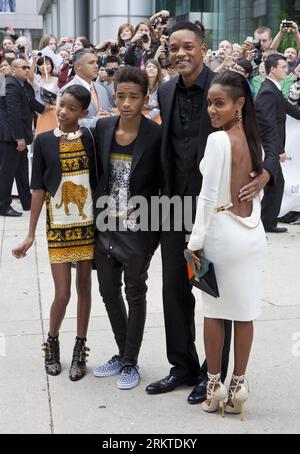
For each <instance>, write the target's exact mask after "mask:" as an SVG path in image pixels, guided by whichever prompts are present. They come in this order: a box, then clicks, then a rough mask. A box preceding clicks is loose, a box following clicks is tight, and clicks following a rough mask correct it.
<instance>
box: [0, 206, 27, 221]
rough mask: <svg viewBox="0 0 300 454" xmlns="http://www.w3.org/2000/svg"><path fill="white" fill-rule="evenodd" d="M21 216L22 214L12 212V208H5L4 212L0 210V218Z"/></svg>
mask: <svg viewBox="0 0 300 454" xmlns="http://www.w3.org/2000/svg"><path fill="white" fill-rule="evenodd" d="M22 215H23V213H19V211H16V210H14V209H13V208H12V207H9V208H7V209H6V210H0V216H5V217H8V218H19V217H21V216H22Z"/></svg>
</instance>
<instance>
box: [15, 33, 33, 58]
mask: <svg viewBox="0 0 300 454" xmlns="http://www.w3.org/2000/svg"><path fill="white" fill-rule="evenodd" d="M16 48H17V58H24V60H27V61H29V60H30V57H31V49H32V48H31V42H30V40H29V38H27V37H26V36H20V38H18V39H17V41H16Z"/></svg>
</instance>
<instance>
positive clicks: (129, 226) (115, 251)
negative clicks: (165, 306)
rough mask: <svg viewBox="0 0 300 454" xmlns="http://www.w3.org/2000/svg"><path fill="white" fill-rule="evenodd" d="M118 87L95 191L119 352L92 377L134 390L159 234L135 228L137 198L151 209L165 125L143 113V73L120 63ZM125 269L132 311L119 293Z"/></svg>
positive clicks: (103, 271)
mask: <svg viewBox="0 0 300 454" xmlns="http://www.w3.org/2000/svg"><path fill="white" fill-rule="evenodd" d="M115 85H116V94H115V99H116V105H117V108H118V109H119V111H120V117H112V118H108V119H103V120H99V121H98V123H97V126H96V141H97V145H98V150H99V153H100V157H99V160H100V166H99V167H100V168H101V169H102V172H101V177H100V181H99V184H98V187H97V191H96V195H97V198H96V200H97V202H96V207H98V209H97V210H96V215H98V217H97V218H96V222H97V228H98V230H100V232H98V236H97V242H96V253H95V260H96V266H97V271H98V280H99V287H100V293H101V295H102V298H103V301H104V303H105V306H106V310H107V313H108V316H109V319H110V323H111V326H112V329H113V332H114V335H115V339H116V342H117V345H118V349H119V352H118V354H117V355H115V356H113V358H112V359H111V360H109V361H108V362H107V363H105V364H103V365H101V366H99V367H97V368H96V369H95V370H94V375H95V376H96V377H107V376H111V375H115V374H119V380H118V388H119V389H131V388H134V387H135V386H137V385H138V384H139V381H140V375H139V368H138V365H137V360H138V354H139V351H140V347H141V343H142V339H143V333H144V326H145V319H146V292H147V286H146V281H147V278H148V274H147V273H148V269H149V266H150V262H151V258H152V256H153V254H154V252H155V249H156V247H157V246H158V242H159V233H158V232H152V231H151V227H150V226H148V229H147V231H144V229H143V231H142V230H141V229H140V230H139V229H138V228H137V226H138V222H139V219H137V218H136V216H137V215H136V212H135V210H136V208H137V207H136V203H134V201H133V200H132V198H133V197H142V198H143V200H144V202H145V203H144V204H143V206H144V208H146V213H148V208H147V207H150V203H151V199H152V197H158V196H159V192H160V182H161V178H160V176H161V171H160V147H161V128H160V126H158V125H157V124H155V123H153V122H152V121H151V120H148V119H146V118H145V117H144V116H143V115H142V110H143V106H144V104H145V101H146V97H147V91H148V78H147V75H146V74H145V73H144V72H142V71H140V70H139V69H137V68H133V67H128V68H127V67H126V68H122V69H120V70H119V71H118V73H117V75H116V82H115ZM105 201H108V208H107V210H106V212H105V215H104V212H103V211H102V212H101V211H100V210H99V208H101V207H102V208H105V205H106V203H105ZM106 214H107V216H106ZM146 217H147V216H146ZM106 222H108V225H107V227H105V223H106ZM123 273H124V282H125V293H126V299H127V302H128V306H129V314H128V316H127V313H126V307H125V304H124V301H123V298H122V291H121V290H122V274H123Z"/></svg>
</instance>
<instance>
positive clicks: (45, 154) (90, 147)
mask: <svg viewBox="0 0 300 454" xmlns="http://www.w3.org/2000/svg"><path fill="white" fill-rule="evenodd" d="M81 129H82V133H83V136H82V142H83V145H84V148H85V151H86V152H87V154H88V157H89V168H90V184H91V188H92V190H95V188H96V186H97V174H98V169H97V155H96V149H95V147H94V141H93V138H92V135H91V134H92V133H93V131H91V134H90V132H89V131H88V129H87V128H81ZM59 142H60V139H59V138H58V137H55V135H54V134H53V131H49V132H45V133H43V134H39V135H38V136H37V138H36V139H35V141H34V147H33V165H32V177H31V189H33V190H37V189H44V190H45V191H48V192H49V193H50V194H51V195H52V197H54V196H55V194H56V193H57V191H58V188H59V185H60V182H61V179H62V174H61V165H60V155H59Z"/></svg>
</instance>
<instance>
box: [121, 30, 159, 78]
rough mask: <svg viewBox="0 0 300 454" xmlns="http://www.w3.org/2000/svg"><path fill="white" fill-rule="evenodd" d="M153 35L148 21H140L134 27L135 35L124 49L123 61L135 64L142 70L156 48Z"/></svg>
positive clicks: (131, 64)
mask: <svg viewBox="0 0 300 454" xmlns="http://www.w3.org/2000/svg"><path fill="white" fill-rule="evenodd" d="M158 46H159V45H158V44H155V36H154V32H153V29H152V27H151V24H150V23H149V22H140V23H139V24H138V25H137V26H136V29H135V35H134V37H133V38H132V40H131V43H130V45H129V47H128V49H127V51H126V54H125V57H124V63H125V64H126V65H129V66H136V67H138V68H140V69H142V70H144V69H145V65H146V63H147V61H148V60H149V59H150V58H154V56H155V54H156V51H157V49H158Z"/></svg>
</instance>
